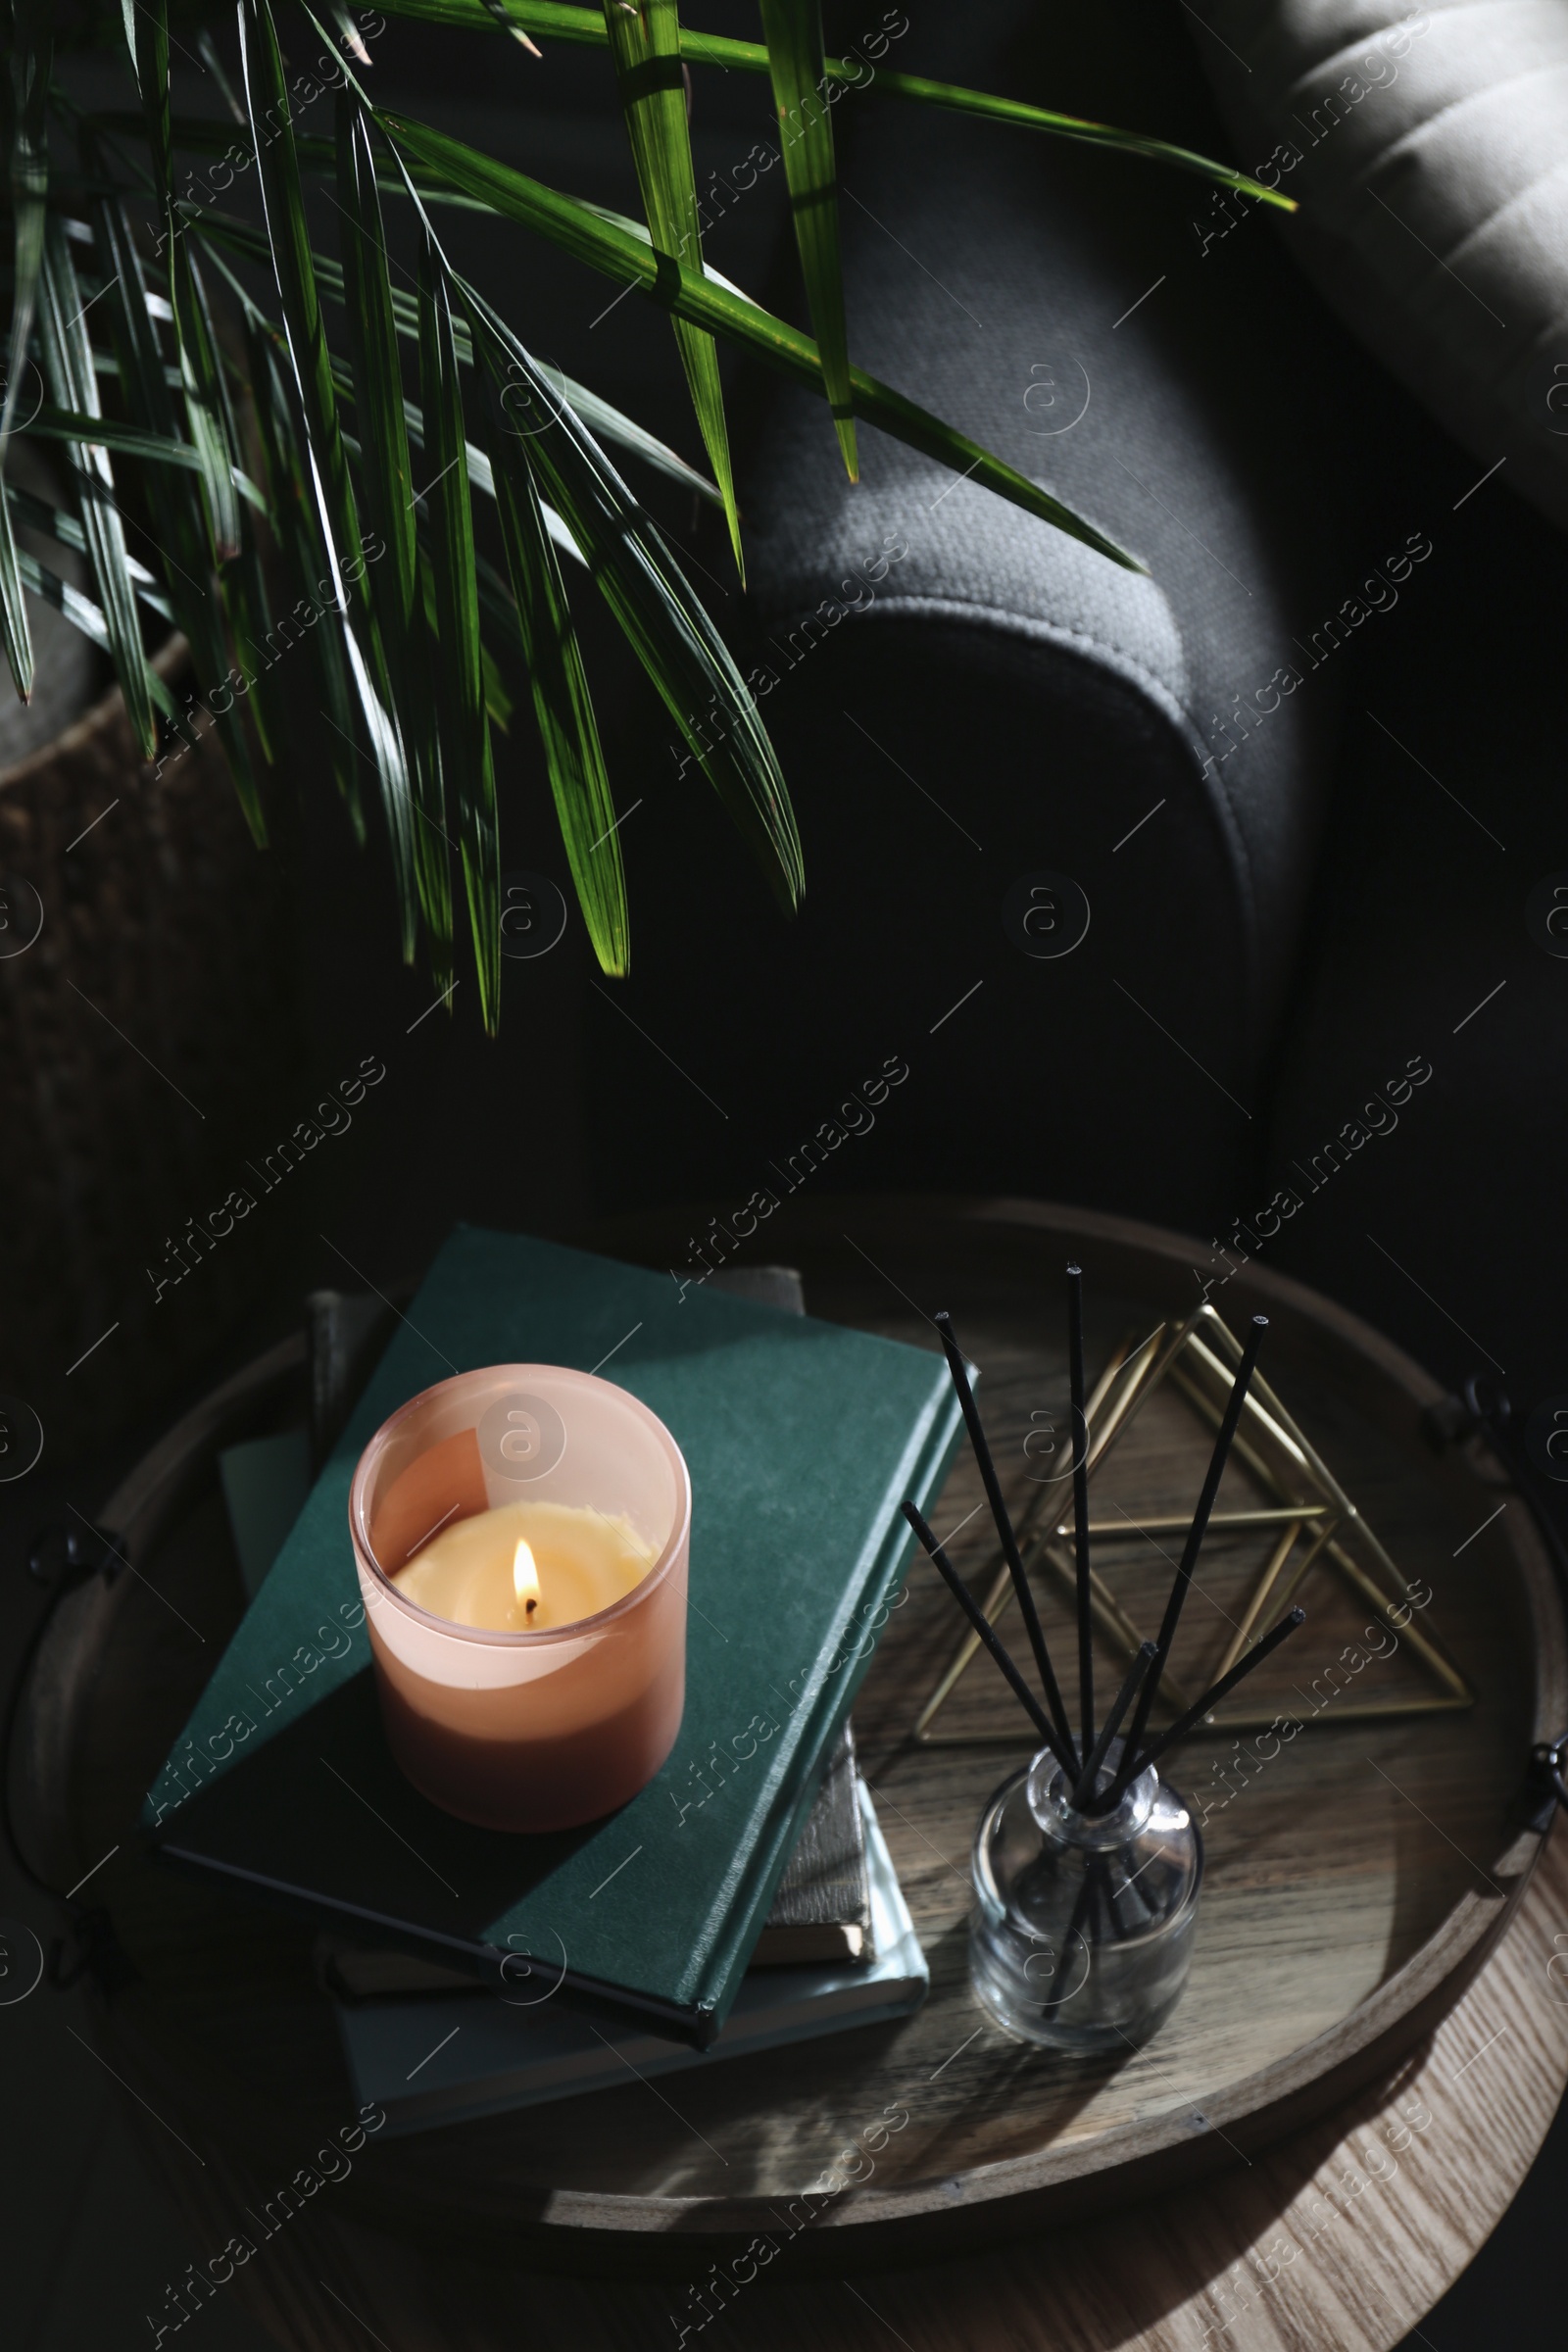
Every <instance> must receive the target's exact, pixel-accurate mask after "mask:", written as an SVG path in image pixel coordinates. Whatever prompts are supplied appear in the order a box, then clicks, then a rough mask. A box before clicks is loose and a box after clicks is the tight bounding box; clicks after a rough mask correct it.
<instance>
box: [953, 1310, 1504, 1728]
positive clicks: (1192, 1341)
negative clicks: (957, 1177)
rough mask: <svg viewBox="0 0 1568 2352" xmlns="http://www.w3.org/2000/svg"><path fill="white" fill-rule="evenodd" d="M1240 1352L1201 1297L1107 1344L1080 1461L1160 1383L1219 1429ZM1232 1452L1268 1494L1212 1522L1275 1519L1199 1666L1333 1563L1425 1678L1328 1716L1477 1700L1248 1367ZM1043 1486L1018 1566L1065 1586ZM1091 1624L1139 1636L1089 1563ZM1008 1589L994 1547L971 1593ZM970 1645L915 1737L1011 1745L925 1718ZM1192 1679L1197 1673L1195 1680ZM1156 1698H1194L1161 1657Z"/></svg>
mask: <svg viewBox="0 0 1568 2352" xmlns="http://www.w3.org/2000/svg"><path fill="white" fill-rule="evenodd" d="M1241 1357H1242V1346H1241V1342H1240V1341H1239V1340H1238V1339H1237V1338H1236V1336H1235V1334H1234V1333H1233V1332H1232V1331H1231V1330H1230V1329H1229V1327H1228V1326H1227V1325H1226V1323H1225V1322H1224V1320H1223V1319H1222V1317H1221V1316H1220V1314H1219V1312H1218V1310H1217V1309H1216V1308H1215V1307H1213V1306H1210V1305H1209V1304H1208V1302H1207V1300H1206V1299H1205V1300H1204V1301H1203V1303H1202V1304H1201V1306H1199V1307H1197V1308H1196V1309H1195V1310H1194V1312H1193V1313H1192V1314H1191V1315H1189V1316H1188V1318H1187V1320H1186V1321H1185V1322H1184V1323H1180V1324H1173V1323H1171V1322H1165V1323H1161V1324H1158V1325H1157V1326H1156V1327H1155V1329H1154V1330H1153V1331H1152V1332H1151V1333H1150V1335H1149V1337H1148V1338H1147V1339H1146V1340H1144V1341H1143V1342H1142V1343H1141V1344H1140V1345H1138V1346H1137V1347H1135V1348H1131V1349H1130V1350H1128V1351H1125V1352H1123V1351H1118V1352H1117V1353H1115V1354H1113V1356H1112V1358H1111V1360H1110V1362H1109V1363H1108V1364H1107V1365H1106V1366H1105V1368H1104V1370H1103V1372H1102V1374H1101V1376H1100V1379H1099V1380H1098V1381H1097V1383H1096V1384H1095V1388H1094V1390H1093V1392H1092V1394H1091V1395H1090V1397H1089V1398H1088V1400H1087V1412H1086V1419H1087V1422H1088V1425H1089V1430H1090V1442H1089V1455H1088V1461H1087V1464H1086V1468H1087V1473H1088V1476H1089V1478H1090V1479H1091V1480H1093V1478H1094V1476H1095V1473H1096V1471H1097V1470H1098V1469H1099V1468H1100V1467H1101V1465H1102V1464H1103V1461H1104V1459H1105V1456H1106V1455H1107V1454H1108V1453H1109V1452H1110V1451H1111V1449H1112V1448H1113V1447H1114V1446H1116V1444H1117V1443H1118V1442H1119V1441H1120V1440H1121V1439H1122V1438H1123V1437H1125V1435H1126V1433H1127V1431H1128V1430H1129V1429H1130V1428H1131V1427H1132V1425H1133V1423H1134V1421H1135V1420H1136V1418H1137V1416H1138V1414H1139V1413H1140V1411H1141V1410H1142V1409H1143V1407H1144V1405H1145V1404H1146V1403H1147V1402H1148V1400H1149V1398H1150V1397H1152V1395H1153V1394H1154V1392H1155V1390H1156V1389H1158V1388H1159V1387H1160V1386H1161V1385H1162V1384H1164V1383H1167V1382H1168V1383H1169V1385H1170V1387H1171V1388H1172V1389H1173V1390H1174V1391H1175V1392H1176V1393H1177V1394H1178V1395H1179V1396H1180V1397H1181V1398H1182V1399H1183V1401H1184V1402H1185V1403H1186V1404H1187V1405H1188V1407H1189V1408H1190V1409H1191V1410H1192V1412H1193V1413H1194V1414H1195V1415H1196V1416H1197V1417H1198V1418H1199V1419H1200V1420H1201V1421H1203V1422H1204V1423H1206V1424H1207V1426H1208V1427H1209V1428H1210V1429H1217V1428H1218V1427H1219V1424H1220V1421H1221V1419H1222V1418H1223V1415H1224V1411H1225V1405H1226V1402H1227V1399H1228V1398H1229V1397H1230V1394H1231V1391H1232V1389H1233V1387H1234V1385H1235V1370H1236V1366H1237V1365H1238V1364H1239V1363H1240V1361H1241ZM1231 1450H1232V1454H1233V1456H1234V1458H1235V1459H1236V1460H1237V1461H1238V1462H1240V1463H1241V1464H1243V1465H1244V1466H1245V1467H1246V1469H1247V1470H1248V1471H1249V1472H1250V1474H1251V1476H1252V1478H1253V1480H1254V1481H1255V1482H1256V1483H1257V1485H1258V1486H1259V1487H1260V1488H1261V1489H1262V1491H1263V1493H1264V1494H1265V1495H1268V1496H1269V1497H1270V1500H1269V1501H1268V1502H1267V1503H1266V1504H1264V1505H1262V1506H1260V1507H1258V1508H1255V1509H1244V1510H1230V1511H1222V1510H1216V1511H1215V1512H1214V1513H1213V1514H1212V1516H1211V1518H1210V1520H1209V1523H1208V1524H1209V1527H1210V1529H1211V1530H1213V1531H1215V1532H1218V1531H1220V1530H1224V1529H1252V1530H1259V1531H1261V1530H1264V1529H1277V1530H1278V1535H1277V1540H1276V1542H1275V1544H1274V1546H1273V1549H1272V1551H1271V1552H1270V1554H1269V1556H1268V1559H1267V1561H1266V1562H1265V1564H1264V1566H1263V1568H1262V1570H1261V1572H1260V1574H1259V1575H1258V1577H1257V1579H1256V1582H1255V1583H1254V1585H1253V1587H1252V1589H1251V1592H1250V1595H1249V1597H1248V1600H1247V1604H1246V1606H1245V1608H1244V1610H1243V1612H1242V1615H1241V1617H1240V1619H1239V1621H1238V1622H1237V1624H1236V1627H1235V1630H1234V1632H1233V1634H1232V1637H1231V1640H1230V1642H1229V1644H1228V1645H1227V1647H1226V1650H1225V1653H1224V1655H1223V1657H1222V1658H1221V1660H1220V1662H1219V1665H1218V1666H1217V1667H1216V1668H1214V1669H1213V1670H1212V1672H1211V1673H1210V1674H1209V1676H1208V1678H1207V1679H1208V1680H1209V1681H1215V1682H1217V1681H1218V1680H1219V1679H1220V1677H1221V1676H1222V1675H1224V1674H1225V1673H1226V1672H1228V1670H1229V1669H1230V1668H1231V1667H1232V1666H1233V1665H1234V1664H1235V1663H1236V1660H1237V1659H1238V1658H1239V1657H1240V1656H1241V1654H1242V1651H1243V1650H1244V1649H1245V1648H1246V1647H1247V1645H1248V1643H1249V1642H1250V1641H1251V1639H1252V1637H1253V1635H1254V1634H1255V1633H1256V1632H1257V1631H1258V1629H1259V1626H1260V1623H1261V1621H1262V1619H1263V1615H1264V1612H1265V1610H1267V1611H1268V1613H1269V1617H1270V1619H1271V1620H1273V1619H1277V1618H1278V1617H1279V1616H1280V1615H1281V1614H1282V1613H1283V1612H1284V1611H1285V1610H1286V1609H1288V1608H1289V1607H1290V1605H1291V1603H1292V1601H1293V1600H1294V1599H1295V1598H1296V1596H1297V1594H1298V1593H1299V1591H1300V1589H1301V1586H1302V1585H1303V1584H1304V1582H1305V1580H1306V1578H1307V1577H1308V1576H1310V1575H1312V1574H1314V1573H1317V1574H1322V1573H1324V1572H1325V1571H1330V1572H1333V1573H1334V1574H1336V1575H1337V1576H1338V1577H1339V1578H1340V1579H1341V1580H1342V1581H1343V1582H1344V1583H1345V1584H1346V1585H1348V1587H1349V1588H1350V1589H1351V1590H1352V1591H1353V1592H1354V1593H1356V1594H1357V1595H1358V1596H1359V1598H1360V1599H1361V1600H1363V1601H1365V1602H1366V1603H1367V1604H1368V1605H1369V1606H1370V1607H1371V1608H1372V1609H1373V1610H1374V1611H1375V1612H1376V1613H1377V1614H1378V1615H1379V1616H1381V1617H1382V1618H1383V1619H1384V1620H1385V1622H1386V1623H1387V1624H1389V1625H1390V1626H1392V1627H1394V1628H1395V1629H1396V1630H1397V1634H1398V1637H1399V1641H1400V1642H1401V1643H1402V1644H1403V1646H1404V1647H1405V1649H1406V1650H1407V1652H1408V1653H1409V1655H1410V1657H1411V1658H1412V1659H1413V1660H1415V1661H1416V1662H1417V1663H1418V1664H1419V1666H1420V1668H1421V1669H1422V1672H1423V1675H1424V1677H1425V1678H1426V1680H1427V1682H1428V1683H1429V1685H1430V1689H1429V1691H1428V1692H1427V1693H1426V1694H1424V1695H1423V1694H1413V1693H1401V1694H1398V1695H1391V1696H1389V1697H1386V1698H1382V1699H1373V1700H1365V1701H1360V1702H1350V1703H1348V1704H1345V1705H1336V1706H1335V1709H1334V1720H1335V1721H1336V1722H1338V1723H1351V1722H1369V1721H1373V1720H1385V1719H1387V1718H1389V1717H1391V1716H1410V1715H1434V1714H1444V1713H1446V1712H1449V1711H1451V1710H1453V1709H1456V1708H1461V1707H1470V1706H1473V1705H1474V1704H1475V1693H1474V1691H1472V1690H1471V1688H1470V1686H1469V1684H1468V1683H1467V1682H1466V1680H1465V1678H1464V1676H1463V1675H1462V1674H1461V1673H1460V1672H1459V1669H1458V1668H1457V1667H1456V1666H1455V1665H1454V1664H1453V1662H1452V1660H1451V1659H1450V1658H1448V1657H1447V1656H1446V1655H1445V1653H1444V1651H1443V1650H1442V1648H1441V1647H1440V1646H1439V1644H1438V1643H1437V1642H1436V1641H1435V1640H1434V1639H1433V1637H1432V1636H1431V1634H1430V1633H1428V1632H1427V1631H1426V1629H1425V1628H1424V1627H1422V1626H1420V1625H1417V1624H1416V1622H1415V1620H1414V1614H1413V1611H1412V1608H1411V1605H1410V1601H1409V1597H1408V1588H1407V1587H1406V1584H1405V1582H1404V1580H1403V1578H1401V1576H1400V1575H1399V1572H1398V1570H1397V1568H1396V1567H1395V1564H1394V1562H1393V1560H1392V1559H1390V1557H1389V1554H1388V1552H1387V1551H1386V1550H1385V1549H1384V1547H1383V1545H1382V1544H1381V1543H1380V1542H1379V1540H1378V1538H1377V1536H1376V1535H1375V1534H1374V1532H1373V1530H1372V1529H1371V1528H1370V1527H1369V1526H1368V1524H1367V1522H1366V1520H1365V1519H1364V1518H1363V1517H1362V1515H1361V1513H1360V1512H1359V1511H1358V1510H1357V1508H1356V1506H1355V1504H1354V1503H1353V1502H1352V1501H1351V1499H1350V1497H1349V1496H1348V1495H1347V1494H1346V1492H1345V1490H1344V1488H1343V1487H1342V1486H1341V1485H1340V1483H1339V1481H1338V1480H1337V1479H1336V1478H1335V1476H1334V1473H1333V1472H1332V1471H1331V1470H1330V1469H1329V1467H1328V1464H1327V1463H1326V1462H1325V1461H1324V1460H1323V1458H1322V1456H1321V1455H1320V1454H1319V1453H1318V1452H1317V1450H1316V1448H1315V1447H1314V1446H1313V1445H1312V1443H1311V1441H1310V1440H1309V1439H1308V1438H1307V1437H1306V1436H1305V1435H1304V1434H1303V1432H1302V1431H1301V1430H1300V1428H1299V1426H1298V1424H1297V1422H1296V1421H1295V1419H1294V1418H1293V1416H1292V1414H1291V1413H1290V1412H1289V1411H1288V1410H1287V1408H1286V1406H1285V1405H1284V1404H1283V1403H1282V1402H1281V1400H1280V1398H1279V1397H1278V1396H1277V1395H1276V1394H1275V1392H1274V1390H1273V1389H1272V1388H1271V1387H1270V1386H1269V1384H1268V1382H1267V1381H1266V1380H1264V1379H1263V1377H1262V1375H1261V1374H1260V1373H1257V1372H1254V1373H1253V1375H1252V1381H1251V1386H1250V1391H1249V1394H1248V1396H1247V1398H1246V1402H1245V1404H1244V1406H1243V1410H1242V1418H1241V1423H1240V1426H1239V1427H1238V1430H1237V1433H1236V1438H1235V1442H1234V1444H1233V1446H1232V1449H1231ZM1060 1492H1061V1489H1060V1488H1059V1487H1057V1488H1055V1489H1052V1488H1050V1487H1043V1488H1042V1489H1041V1490H1040V1491H1039V1493H1038V1495H1037V1498H1036V1500H1035V1501H1034V1502H1033V1503H1032V1505H1031V1506H1030V1508H1029V1509H1028V1510H1026V1512H1025V1513H1024V1514H1023V1515H1022V1516H1020V1517H1019V1518H1018V1519H1017V1520H1016V1522H1015V1526H1016V1533H1017V1537H1018V1542H1019V1545H1020V1548H1021V1550H1022V1554H1023V1561H1024V1566H1025V1568H1026V1569H1028V1570H1029V1571H1030V1572H1031V1574H1033V1573H1036V1572H1038V1571H1043V1572H1044V1573H1045V1574H1047V1575H1048V1576H1050V1577H1051V1578H1052V1580H1053V1581H1054V1583H1056V1584H1057V1585H1058V1586H1059V1587H1060V1588H1061V1589H1062V1591H1063V1592H1064V1593H1071V1592H1072V1591H1073V1588H1074V1577H1075V1569H1074V1562H1073V1556H1072V1551H1071V1544H1072V1535H1073V1525H1072V1520H1071V1517H1070V1516H1069V1517H1068V1518H1067V1519H1066V1520H1065V1522H1061V1521H1058V1519H1057V1517H1056V1514H1055V1512H1054V1510H1048V1508H1047V1505H1048V1503H1049V1502H1050V1501H1051V1500H1052V1499H1053V1495H1054V1494H1055V1495H1059V1494H1060ZM1190 1516H1191V1514H1190V1513H1189V1512H1181V1511H1177V1512H1172V1513H1170V1514H1169V1515H1160V1516H1154V1517H1151V1516H1150V1515H1149V1514H1148V1513H1147V1512H1146V1513H1145V1514H1144V1515H1143V1517H1142V1518H1141V1519H1140V1520H1139V1521H1138V1522H1137V1531H1136V1532H1138V1533H1140V1534H1142V1535H1146V1536H1154V1535H1158V1534H1171V1535H1175V1534H1180V1533H1183V1532H1185V1530H1186V1528H1187V1525H1188V1522H1189V1518H1190ZM1089 1532H1090V1535H1091V1536H1092V1537H1093V1536H1101V1537H1107V1536H1112V1537H1113V1536H1124V1535H1125V1534H1126V1533H1127V1532H1128V1529H1127V1523H1125V1515H1124V1523H1123V1524H1120V1525H1119V1524H1118V1523H1117V1522H1116V1521H1114V1520H1103V1521H1102V1520H1095V1519H1091V1520H1090V1523H1089ZM1091 1583H1092V1587H1093V1607H1094V1617H1095V1624H1096V1627H1097V1628H1098V1630H1099V1632H1100V1634H1101V1636H1102V1638H1103V1639H1104V1640H1105V1641H1107V1642H1109V1643H1110V1644H1111V1645H1112V1646H1114V1647H1115V1648H1116V1649H1118V1650H1119V1651H1120V1652H1121V1653H1122V1654H1123V1655H1124V1656H1126V1657H1128V1658H1131V1657H1133V1656H1135V1655H1136V1653H1137V1650H1138V1647H1139V1644H1140V1642H1143V1641H1144V1640H1145V1639H1146V1635H1145V1632H1144V1630H1143V1629H1142V1628H1141V1627H1139V1626H1137V1625H1135V1624H1134V1622H1133V1620H1132V1618H1131V1617H1130V1616H1129V1615H1128V1613H1127V1611H1126V1610H1125V1609H1124V1608H1123V1606H1122V1604H1121V1602H1120V1601H1119V1600H1118V1599H1117V1598H1116V1596H1115V1594H1114V1593H1112V1592H1111V1591H1110V1589H1109V1587H1108V1586H1107V1585H1106V1583H1105V1581H1104V1579H1103V1577H1102V1576H1101V1574H1100V1573H1099V1571H1098V1570H1095V1571H1092V1575H1091ZM1012 1598H1013V1589H1012V1583H1011V1579H1010V1577H1009V1575H1008V1572H1007V1567H1006V1563H1005V1561H1004V1560H1002V1559H1001V1557H1000V1554H999V1555H998V1560H997V1572H996V1575H995V1576H994V1578H993V1581H992V1583H991V1586H990V1588H989V1590H988V1591H987V1592H986V1593H985V1596H984V1599H983V1601H982V1603H981V1606H982V1607H983V1609H984V1611H985V1615H986V1617H987V1619H988V1621H989V1622H990V1623H991V1624H993V1625H995V1624H997V1623H998V1622H999V1621H1000V1619H1001V1618H1002V1617H1004V1616H1005V1613H1006V1611H1007V1608H1008V1606H1009V1604H1010V1603H1011V1601H1012ZM979 1651H980V1640H979V1637H978V1635H976V1634H974V1633H972V1632H968V1633H965V1634H964V1635H963V1636H962V1637H961V1639H960V1640H959V1642H957V1644H956V1647H955V1649H954V1651H953V1654H952V1656H951V1657H950V1658H949V1660H948V1663H947V1665H946V1666H945V1667H944V1669H943V1671H942V1673H941V1675H940V1676H939V1677H938V1679H937V1682H936V1684H935V1686H934V1687H933V1689H932V1691H931V1693H930V1695H929V1697H928V1698H927V1699H926V1701H925V1704H924V1705H923V1706H922V1708H921V1710H920V1713H919V1715H918V1717H917V1718H916V1720H915V1724H914V1727H913V1733H912V1737H913V1738H914V1739H915V1740H917V1741H919V1743H920V1744H921V1745H922V1746H927V1747H970V1746H1004V1745H1005V1746H1016V1745H1017V1740H1018V1734H1017V1731H1016V1729H1013V1728H1009V1729H1007V1730H1005V1731H989V1732H986V1731H974V1732H944V1731H941V1730H938V1729H937V1728H935V1727H936V1726H937V1723H938V1720H939V1718H940V1716H941V1714H942V1711H943V1709H944V1708H945V1707H946V1705H947V1704H948V1701H949V1700H950V1699H951V1698H952V1696H953V1694H954V1692H955V1691H956V1688H957V1686H958V1684H959V1682H960V1681H961V1680H962V1678H963V1676H964V1675H965V1673H966V1672H967V1671H968V1668H969V1666H970V1664H971V1663H972V1662H973V1660H974V1659H975V1657H976V1656H978V1654H979ZM1201 1688H1202V1685H1200V1689H1201ZM1158 1700H1159V1702H1161V1703H1163V1704H1164V1705H1165V1706H1167V1707H1168V1708H1169V1709H1170V1711H1171V1713H1172V1714H1179V1713H1181V1712H1182V1711H1183V1710H1184V1709H1185V1708H1186V1707H1187V1706H1188V1705H1189V1704H1190V1703H1191V1693H1189V1692H1187V1691H1184V1690H1183V1689H1182V1686H1181V1684H1180V1683H1179V1682H1178V1680H1177V1679H1176V1677H1175V1676H1173V1675H1172V1674H1171V1673H1170V1671H1169V1669H1168V1668H1167V1670H1166V1672H1165V1674H1164V1675H1163V1676H1162V1677H1161V1680H1160V1686H1159V1692H1158ZM1275 1714H1276V1710H1275V1709H1273V1708H1270V1709H1268V1710H1267V1711H1266V1712H1264V1713H1262V1714H1259V1713H1257V1712H1256V1710H1255V1709H1253V1710H1248V1709H1247V1708H1246V1707H1238V1709H1237V1710H1235V1711H1234V1712H1233V1711H1230V1710H1228V1709H1226V1708H1225V1707H1224V1706H1223V1705H1221V1706H1220V1707H1219V1708H1217V1709H1215V1711H1214V1712H1213V1713H1212V1714H1210V1715H1207V1716H1205V1717H1204V1718H1203V1728H1204V1729H1205V1730H1210V1731H1216V1732H1238V1731H1254V1730H1259V1729H1263V1728H1266V1727H1267V1726H1268V1725H1270V1724H1271V1723H1272V1722H1273V1721H1274V1720H1275Z"/></svg>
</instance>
